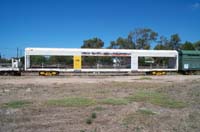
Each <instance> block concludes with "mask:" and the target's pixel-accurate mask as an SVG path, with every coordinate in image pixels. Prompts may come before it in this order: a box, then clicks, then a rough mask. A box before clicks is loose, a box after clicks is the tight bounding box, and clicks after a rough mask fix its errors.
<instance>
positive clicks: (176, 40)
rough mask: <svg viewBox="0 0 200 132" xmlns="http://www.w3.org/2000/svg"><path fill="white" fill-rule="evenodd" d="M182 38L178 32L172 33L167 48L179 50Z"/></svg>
mask: <svg viewBox="0 0 200 132" xmlns="http://www.w3.org/2000/svg"><path fill="white" fill-rule="evenodd" d="M180 42H181V38H180V37H179V35H178V34H173V35H171V38H170V41H169V43H168V44H167V49H169V50H178V49H179V48H180Z"/></svg>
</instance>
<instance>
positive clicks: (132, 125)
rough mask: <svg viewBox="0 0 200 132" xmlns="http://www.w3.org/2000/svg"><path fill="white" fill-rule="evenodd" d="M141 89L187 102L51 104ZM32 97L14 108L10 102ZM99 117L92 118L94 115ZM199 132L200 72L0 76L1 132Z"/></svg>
mask: <svg viewBox="0 0 200 132" xmlns="http://www.w3.org/2000/svg"><path fill="white" fill-rule="evenodd" d="M140 91H149V92H152V91H153V92H158V93H164V94H165V95H167V97H168V98H170V99H172V100H177V101H181V102H184V104H185V105H184V107H180V108H179V107H177V108H176V107H175V108H171V107H166V106H164V105H159V102H158V103H157V104H156V103H152V102H151V101H148V99H147V100H146V101H145V100H144V101H131V102H126V103H121V104H117V103H116V104H115V103H112V102H111V103H94V104H92V105H88V106H64V105H49V104H48V103H47V102H48V101H49V100H59V99H60V100H62V99H64V98H68V97H74V98H75V97H78V98H87V99H90V100H93V101H96V102H101V100H105V99H122V100H125V99H126V98H127V97H129V96H131V95H133V94H134V93H137V92H140ZM24 100H25V101H29V102H31V103H30V104H28V105H24V106H23V107H17V108H13V107H12V106H11V107H9V106H7V107H6V104H8V103H9V102H13V101H24ZM92 113H95V117H94V118H91V122H88V118H90V116H91V114H92ZM153 131H155V132H169V131H171V132H174V131H175V132H176V131H177V132H199V131H200V76H199V75H195V76H184V75H166V76H57V77H39V76H21V77H12V76H0V132H153Z"/></svg>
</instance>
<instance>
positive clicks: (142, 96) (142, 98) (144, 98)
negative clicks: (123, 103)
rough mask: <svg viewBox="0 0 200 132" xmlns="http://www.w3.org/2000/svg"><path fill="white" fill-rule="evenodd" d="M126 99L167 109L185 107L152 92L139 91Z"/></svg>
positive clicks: (165, 96)
mask: <svg viewBox="0 0 200 132" xmlns="http://www.w3.org/2000/svg"><path fill="white" fill-rule="evenodd" d="M127 99H128V100H129V101H137V102H148V103H152V104H155V105H159V106H162V107H168V108H183V107H185V106H186V104H185V103H184V102H181V101H177V100H174V99H170V98H169V97H168V96H167V95H165V94H162V93H158V92H152V91H141V92H138V93H135V94H133V95H131V96H129V97H127Z"/></svg>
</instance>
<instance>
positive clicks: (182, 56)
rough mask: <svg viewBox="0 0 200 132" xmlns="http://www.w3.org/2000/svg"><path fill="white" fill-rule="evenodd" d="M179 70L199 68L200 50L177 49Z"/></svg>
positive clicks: (195, 69)
mask: <svg viewBox="0 0 200 132" xmlns="http://www.w3.org/2000/svg"><path fill="white" fill-rule="evenodd" d="M179 70H180V71H197V70H200V51H198V50H181V51H179Z"/></svg>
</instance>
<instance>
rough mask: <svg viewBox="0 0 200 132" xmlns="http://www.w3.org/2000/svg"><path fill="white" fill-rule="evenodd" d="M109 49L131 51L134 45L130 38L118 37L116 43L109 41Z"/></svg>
mask: <svg viewBox="0 0 200 132" xmlns="http://www.w3.org/2000/svg"><path fill="white" fill-rule="evenodd" d="M109 48H111V49H133V48H134V44H133V42H132V40H131V39H130V38H122V37H119V38H118V39H117V40H116V41H111V43H110V46H109Z"/></svg>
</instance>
